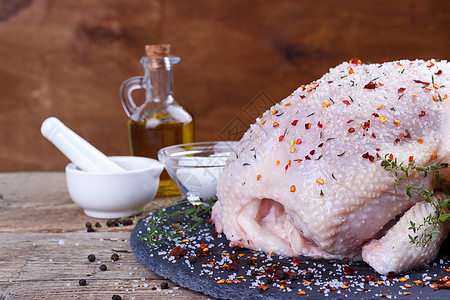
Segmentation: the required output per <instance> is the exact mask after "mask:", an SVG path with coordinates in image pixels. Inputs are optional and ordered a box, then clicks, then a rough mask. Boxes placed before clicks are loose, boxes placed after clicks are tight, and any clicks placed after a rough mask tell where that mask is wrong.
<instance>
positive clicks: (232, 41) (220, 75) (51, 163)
mask: <svg viewBox="0 0 450 300" xmlns="http://www.w3.org/2000/svg"><path fill="white" fill-rule="evenodd" d="M448 24H450V2H449V1H438V0H430V1H421V0H397V1H392V0H389V1H387V0H377V1H359V0H348V1H341V0H328V1H327V0H314V1H311V0H287V1H270V0H249V1H240V0H228V1H218V0H216V1H208V0H130V1H120V0H108V1H90V0H2V1H1V2H0V172H7V171H28V170H43V171H54V170H57V171H61V170H63V168H64V166H65V164H66V163H67V162H68V161H67V159H66V158H65V157H64V156H63V155H62V154H60V153H59V152H58V151H57V150H56V149H55V148H54V147H53V146H52V145H51V144H50V143H49V142H48V141H46V140H45V139H44V138H43V137H42V136H41V134H40V131H39V128H40V125H41V123H42V121H43V120H44V119H45V118H46V117H48V116H56V117H58V118H60V119H61V120H62V121H63V122H65V123H66V124H67V125H68V126H69V127H71V128H72V129H74V130H75V131H76V132H78V133H79V134H80V135H82V136H83V137H85V138H86V139H87V140H89V141H90V142H91V143H93V144H94V145H95V146H97V147H98V148H99V149H101V150H102V151H104V152H105V153H106V154H108V155H128V154H129V150H128V141H127V131H126V121H127V117H126V115H125V113H124V111H123V109H122V106H121V103H120V99H119V87H120V84H121V83H122V82H123V81H124V80H125V79H127V78H129V77H131V76H136V75H142V74H143V71H142V68H141V65H140V63H139V59H140V57H141V56H142V55H143V54H144V45H145V44H150V43H170V44H172V49H173V51H172V52H173V54H175V55H178V56H180V57H181V59H182V61H181V63H180V64H178V65H177V66H176V67H175V71H174V76H175V98H176V99H177V100H178V102H180V103H181V104H182V105H184V106H185V107H186V108H188V110H190V111H191V112H192V114H193V115H194V117H195V121H196V140H197V141H204V140H218V139H221V140H223V139H235V138H237V137H238V136H239V135H240V134H241V133H242V132H243V130H245V129H246V127H247V126H248V124H249V123H250V122H251V121H252V119H253V118H254V117H256V116H257V114H259V113H260V112H262V111H263V110H265V109H266V108H268V107H269V106H270V105H271V104H273V103H275V102H278V101H279V100H281V99H282V98H284V97H286V96H287V95H289V94H290V93H291V92H292V91H293V90H294V89H295V88H296V87H298V86H299V85H301V84H304V83H309V82H311V81H313V80H315V79H317V78H319V77H320V76H321V75H322V74H323V73H325V72H326V71H327V70H328V68H330V67H333V66H335V65H337V64H338V63H340V62H341V61H346V60H349V59H350V58H352V57H358V58H360V59H362V60H363V61H365V62H381V61H383V60H385V59H386V58H388V59H389V60H393V59H400V58H409V59H415V58H425V59H427V58H440V59H447V58H448V57H449V56H450V30H449V29H448V28H449V27H448V26H449V25H448Z"/></svg>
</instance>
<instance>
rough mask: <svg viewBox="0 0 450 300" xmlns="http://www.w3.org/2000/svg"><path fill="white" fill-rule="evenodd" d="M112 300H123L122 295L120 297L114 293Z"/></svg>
mask: <svg viewBox="0 0 450 300" xmlns="http://www.w3.org/2000/svg"><path fill="white" fill-rule="evenodd" d="M112 300H122V297H120V296H119V295H113V296H112Z"/></svg>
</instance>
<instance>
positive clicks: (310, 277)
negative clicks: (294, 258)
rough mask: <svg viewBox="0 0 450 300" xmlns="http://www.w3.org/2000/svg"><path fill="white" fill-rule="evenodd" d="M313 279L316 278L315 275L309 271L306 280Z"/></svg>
mask: <svg viewBox="0 0 450 300" xmlns="http://www.w3.org/2000/svg"><path fill="white" fill-rule="evenodd" d="M313 277H314V275H313V273H312V272H310V271H307V272H306V273H305V278H306V279H312V278H313Z"/></svg>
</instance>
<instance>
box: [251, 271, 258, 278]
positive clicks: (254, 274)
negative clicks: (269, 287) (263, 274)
mask: <svg viewBox="0 0 450 300" xmlns="http://www.w3.org/2000/svg"><path fill="white" fill-rule="evenodd" d="M250 275H252V276H253V277H255V276H256V275H258V272H256V271H255V270H252V271H251V272H250Z"/></svg>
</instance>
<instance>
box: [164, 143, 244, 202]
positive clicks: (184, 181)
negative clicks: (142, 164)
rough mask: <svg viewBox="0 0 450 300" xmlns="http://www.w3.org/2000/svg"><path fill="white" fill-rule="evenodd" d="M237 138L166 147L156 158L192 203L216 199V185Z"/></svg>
mask: <svg viewBox="0 0 450 300" xmlns="http://www.w3.org/2000/svg"><path fill="white" fill-rule="evenodd" d="M236 144H237V142H232V141H219V142H197V143H189V144H181V145H174V146H169V147H165V148H163V149H161V150H159V152H158V159H159V161H160V162H161V163H163V164H164V166H165V168H166V170H167V172H168V173H169V175H170V177H171V178H172V180H173V181H174V182H175V184H176V185H177V187H178V188H179V189H180V191H181V192H182V193H183V195H184V196H185V197H186V199H187V200H188V201H189V202H190V203H192V204H194V205H195V204H200V203H203V204H207V203H208V202H209V200H210V199H211V198H212V199H213V200H216V199H217V196H216V187H217V182H218V180H219V177H220V175H221V174H222V171H223V169H224V167H225V163H226V161H227V159H228V157H229V156H230V154H231V153H233V152H234V149H235V146H236Z"/></svg>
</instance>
